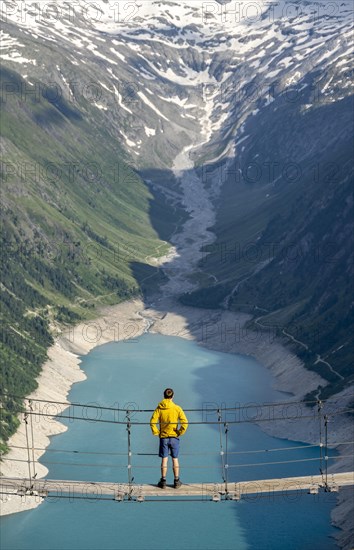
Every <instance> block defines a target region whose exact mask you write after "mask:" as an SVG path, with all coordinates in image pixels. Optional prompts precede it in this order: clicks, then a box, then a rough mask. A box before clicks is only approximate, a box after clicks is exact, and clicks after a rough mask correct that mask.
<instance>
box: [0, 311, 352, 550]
mask: <svg viewBox="0 0 354 550" xmlns="http://www.w3.org/2000/svg"><path fill="white" fill-rule="evenodd" d="M249 318H250V316H249V315H246V314H242V313H241V314H234V313H231V312H228V311H222V310H202V309H195V308H189V307H185V306H182V305H176V303H175V302H173V307H172V303H168V301H167V300H166V302H165V303H163V304H162V303H159V307H158V309H157V308H156V309H155V308H154V306H153V305H152V306H151V307H150V308H149V307H145V305H144V303H143V302H142V301H141V300H132V301H129V302H124V303H121V304H119V305H117V306H111V307H106V308H104V309H102V313H101V316H100V317H98V318H97V319H96V320H94V321H90V322H86V323H81V324H79V325H77V326H75V327H73V328H72V329H70V330H69V331H68V332H67V333H63V334H62V335H61V336H60V338H58V340H57V341H56V343H55V344H54V345H53V346H52V347H51V348H50V349H49V351H48V358H49V359H48V361H47V362H46V363H45V365H44V367H43V370H42V373H41V375H40V377H39V379H38V389H37V390H36V391H35V392H33V393H32V394H31V395H30V396H28V399H31V398H32V399H43V400H47V401H59V402H66V401H67V395H68V393H69V391H70V388H71V386H72V385H73V384H74V383H76V382H80V381H82V380H84V379H85V375H84V373H83V371H82V370H81V369H80V362H81V359H80V356H81V355H85V354H87V353H89V351H91V350H92V349H93V348H94V347H96V346H98V345H102V344H105V343H108V342H113V341H122V340H128V339H131V338H135V337H138V336H140V335H142V334H143V333H144V332H147V331H149V332H151V333H158V334H162V335H168V336H178V337H182V338H187V339H190V340H195V341H196V342H198V343H199V344H200V345H202V346H205V347H207V348H209V349H211V350H215V351H222V352H226V353H238V354H245V355H252V356H253V357H255V358H256V359H257V360H259V361H260V362H261V363H262V364H263V365H264V366H265V367H266V368H268V369H269V370H270V371H271V373H272V375H273V377H274V379H273V380H274V381H273V385H274V387H275V388H276V389H277V390H280V391H283V392H287V393H291V394H292V396H291V398H290V397H289V400H290V401H292V400H297V401H298V400H301V399H303V397H304V395H306V393H307V392H309V391H312V390H314V389H317V387H318V385H320V384H321V385H325V382H324V380H323V379H322V378H321V377H320V376H318V375H317V374H316V373H313V372H310V371H308V370H307V369H305V367H304V366H303V364H302V363H301V361H300V360H299V359H298V358H297V357H296V356H295V355H294V354H293V353H292V352H290V351H289V350H287V349H286V348H285V347H284V346H282V345H281V344H279V343H278V342H276V341H275V340H274V339H273V338H272V337H270V336H269V335H267V334H265V333H262V332H259V333H251V332H249V331H247V332H244V331H243V327H244V324H245V323H246V321H247V320H248V319H249ZM349 393H350V391H349V390H347V391H344V392H342V394H343V395H342V398H343V399H345V395H348V394H349ZM349 399H350V398H349V397H348V398H347V400H348V401H349ZM37 406H40V405H36V407H37ZM43 406H47V407H49V405H45V404H43ZM64 409H65V406H64V405H63V406H61V407H58V406H56V407H55V409H54V410H53V408H50V407H49V409H48V411H47V412H50V413H52V412H53V413H54V414H58V413H59V412H61V411H62V410H64ZM303 410H304V408H303V407H302V408H301V409H299V411H300V412H299V418H298V419H297V421H296V423H294V422H291V432H290V431H289V419H287V418H284V421H280V422H277V423H276V424H275V423H271V422H269V423H264V422H263V423H262V426H261V427H262V429H264V430H265V431H266V432H267V433H269V434H270V435H272V436H275V437H282V438H287V439H288V438H290V439H293V440H299V441H304V442H308V443H318V434H317V433H315V432H313V431H312V428H311V425H310V423H309V421H308V419H307V418H302V416H305V415H303V414H302V411H303ZM34 419H35V423H34V427H35V430H34V447H35V450H34V451H33V452H34V457H35V460H36V461H37V460H38V458H39V457H40V456H41V455H42V454H44V452H45V449H46V447H47V446H48V445H49V443H50V439H49V438H50V436H52V435H55V434H58V433H61V432H63V431H65V430H66V427H65V426H63V424H61V423H60V422H58V421H56V420H54V419H53V418H48V417H39V416H35V417H34ZM348 430H350V423H349V421H348V422H346V421H345V420H343V419H342V420H341V421H339V422H338V424H337V425H336V426H335V429H334V430H333V433H332V435H331V443H336V442H340V441H345V440H346V439H347V434H348V433H350V432H348ZM9 446H10V447H11V451H10V452H9V454H8V455H7V457H6V458H9V459H15V460H13V461H6V460H5V461H4V463H3V464H2V475H4V476H9V477H28V463H27V451H26V433H25V425H24V422H21V426H20V428H19V430H18V431H17V432H16V434H14V436H12V438H11V439H10V441H9ZM17 460H22V461H23V462H17ZM349 469H352V465H351V464H350V462H349V459H346V458H343V459H339V460H338V461H336V465H335V466H334V467H332V468H331V469H330V471H345V470H349ZM36 473H37V477H44V476H45V475H46V474H47V469H46V468H45V467H44V466H43V465H41V464H39V463H38V462H37V464H36ZM350 495H351V493H350V492H349V491H343V490H342V491H341V492H340V493H339V499H338V506H337V507H336V508H335V509H334V511H333V514H332V517H333V521H334V522H335V525H336V526H337V527H340V528H341V529H343V531H341V532H340V534H339V537H338V541H339V543H340V544H341V546H342V547H343V548H349V546H346V544H348V545H349V540H350V535H349V534H348V533H349V531H350V526H351V524H350V520H349V519H348V518H349V517H350V512H351V510H352V501H351V496H350ZM40 502H41V499H39V498H35V497H18V496H16V497H6V496H5V497H4V498H3V499H2V503H1V515H6V514H12V513H16V512H20V511H25V510H28V509H31V508H34V507H36V506H38V505H39V503H40Z"/></svg>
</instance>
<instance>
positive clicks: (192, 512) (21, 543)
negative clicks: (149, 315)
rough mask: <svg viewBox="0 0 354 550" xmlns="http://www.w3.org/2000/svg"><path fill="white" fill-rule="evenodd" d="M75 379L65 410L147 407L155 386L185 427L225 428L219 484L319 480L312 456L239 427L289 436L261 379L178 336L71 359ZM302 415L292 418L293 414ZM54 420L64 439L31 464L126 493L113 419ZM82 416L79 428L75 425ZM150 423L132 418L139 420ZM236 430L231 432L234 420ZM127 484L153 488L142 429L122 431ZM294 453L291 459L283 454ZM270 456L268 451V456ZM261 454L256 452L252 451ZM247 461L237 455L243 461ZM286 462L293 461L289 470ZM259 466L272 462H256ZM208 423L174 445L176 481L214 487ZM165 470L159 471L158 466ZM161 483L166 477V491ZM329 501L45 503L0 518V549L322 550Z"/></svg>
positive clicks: (153, 446)
mask: <svg viewBox="0 0 354 550" xmlns="http://www.w3.org/2000/svg"><path fill="white" fill-rule="evenodd" d="M81 367H82V369H83V370H84V371H85V373H86V375H87V380H85V381H84V382H80V383H78V384H75V385H74V386H73V387H72V389H71V391H70V394H69V401H70V402H72V403H81V404H86V405H87V404H91V405H94V406H95V405H97V406H106V407H113V408H127V407H128V406H129V408H130V409H144V410H145V409H154V408H155V406H156V405H157V403H158V402H159V401H160V400H161V399H162V392H163V390H164V388H166V387H172V388H173V389H174V391H175V399H174V400H175V402H176V403H178V404H179V405H181V406H182V407H183V408H184V409H185V410H188V409H203V411H201V412H187V416H188V419H189V420H190V421H191V422H201V421H203V420H207V421H209V422H211V421H216V419H217V417H216V414H215V413H214V412H211V411H210V410H209V409H211V408H215V407H221V408H222V410H223V409H225V408H231V407H237V406H240V405H241V406H242V408H241V410H238V411H236V412H235V411H232V412H228V413H227V415H226V413H225V411H224V412H223V414H224V415H226V416H224V419H225V420H227V421H228V422H229V425H228V427H229V434H228V453H229V454H228V463H229V466H230V467H229V468H228V479H229V481H230V482H232V481H238V480H252V479H265V478H276V477H291V476H295V475H310V474H318V473H319V462H318V460H309V461H303V460H304V459H316V458H318V456H319V450H318V448H317V447H310V446H308V447H307V446H306V445H305V444H303V443H301V442H296V441H289V440H285V439H278V438H274V437H271V436H268V435H266V434H265V433H263V432H262V430H261V429H260V428H259V427H258V426H257V425H255V424H253V423H252V422H250V420H252V418H253V417H254V416H257V415H258V418H263V419H265V418H266V416H267V415H273V416H276V417H279V416H280V417H284V416H286V417H287V418H288V419H289V438H290V439H291V428H292V426H293V425H294V422H295V419H294V416H295V414H299V410H298V411H296V409H294V408H289V407H285V406H275V407H263V408H259V407H260V405H263V404H265V403H275V402H286V401H287V400H288V399H289V396H288V395H287V394H284V393H280V392H278V391H275V390H274V389H272V377H271V375H270V374H269V372H268V371H267V370H266V369H265V368H264V367H263V366H262V365H261V364H259V363H258V362H257V361H256V360H254V359H253V358H250V357H245V356H237V355H230V354H225V353H219V352H212V351H209V350H206V349H204V348H201V347H200V346H198V345H197V344H196V343H194V342H192V341H188V340H185V339H183V338H177V337H169V336H161V335H153V334H145V335H143V336H141V337H139V338H137V339H136V340H135V341H126V342H118V343H117V342H116V343H111V344H105V345H103V346H100V347H97V348H95V349H94V350H93V351H92V352H91V353H89V354H88V355H87V356H84V357H83V358H82V365H81ZM300 412H301V414H304V409H303V408H302V409H300ZM65 414H68V415H70V416H71V418H70V419H63V420H62V422H63V423H64V424H65V425H67V426H68V430H67V431H66V432H65V433H63V434H60V435H56V436H53V437H52V438H51V444H50V446H49V447H48V449H47V451H46V453H45V454H44V455H43V457H42V459H41V462H42V463H43V464H45V465H46V466H47V468H48V469H49V474H48V478H50V479H73V480H75V479H76V480H86V481H115V482H123V483H126V482H127V479H128V475H127V454H126V452H127V432H126V427H125V425H124V424H122V425H119V424H116V423H113V422H107V423H103V422H97V420H98V419H100V420H113V421H117V420H119V421H124V418H125V415H124V413H123V412H121V413H117V411H104V412H102V411H101V410H100V409H98V408H95V407H94V408H86V407H79V406H75V407H74V406H72V407H70V409H69V410H67V411H66V413H65ZM75 416H80V417H81V416H85V417H86V418H87V419H88V421H82V420H75V419H74V418H73V417H75ZM150 416H151V413H149V412H146V413H139V414H138V413H135V414H134V413H133V414H132V421H133V422H148V421H149V419H150ZM241 421H242V422H241ZM131 443H132V452H133V456H132V475H133V476H134V483H157V481H158V479H159V477H160V459H159V458H158V456H157V448H158V438H155V437H153V436H152V434H151V431H150V428H149V426H148V425H145V424H141V425H140V426H136V425H133V426H132V435H131ZM299 446H302V448H300V449H295V447H299ZM275 449H276V450H275ZM261 450H266V451H265V452H254V451H261ZM246 451H247V452H246ZM294 460H297V461H298V462H289V461H294ZM265 462H268V463H269V462H282V464H271V465H270V464H268V465H264V464H263V463H265ZM220 464H221V462H220V433H219V427H218V426H217V425H205V424H204V425H199V424H191V425H190V426H189V428H188V430H187V432H186V434H185V435H184V436H183V437H182V438H181V454H180V465H181V472H180V477H181V480H182V482H184V483H196V482H201V483H202V482H210V481H213V482H214V481H215V482H221V481H222V478H221V466H220ZM169 466H170V465H169ZM172 480H173V476H172V471H171V467H169V472H168V477H167V482H168V483H171V482H172ZM334 505H335V495H333V494H331V493H328V494H320V495H308V494H305V493H295V492H294V493H288V494H287V493H284V494H283V495H279V496H274V495H265V496H263V497H260V496H259V495H258V496H257V495H256V496H254V497H251V496H249V497H248V498H247V499H243V500H241V501H240V502H231V501H221V502H218V503H215V502H211V501H209V500H203V501H200V500H198V501H197V500H189V499H185V500H184V501H177V502H161V501H160V502H159V501H157V500H155V501H150V502H144V503H137V502H131V501H125V502H115V501H113V500H103V499H75V500H74V499H72V498H71V499H70V498H62V499H56V498H48V499H47V500H45V501H44V502H43V503H42V504H41V505H40V506H39V507H38V508H36V509H34V510H30V511H27V512H21V513H19V514H14V515H11V516H7V517H3V518H1V544H0V547H1V550H114V549H116V550H136V549H142V550H153V549H154V550H155V549H156V550H166V549H172V550H216V549H222V550H231V549H232V550H236V549H237V550H244V549H254V550H263V549H264V550H268V549H269V550H310V549H311V550H330V549H331V550H332V549H336V548H337V546H336V544H335V541H334V539H333V535H334V534H335V529H334V528H333V527H331V525H330V512H331V510H332V508H333V507H334Z"/></svg>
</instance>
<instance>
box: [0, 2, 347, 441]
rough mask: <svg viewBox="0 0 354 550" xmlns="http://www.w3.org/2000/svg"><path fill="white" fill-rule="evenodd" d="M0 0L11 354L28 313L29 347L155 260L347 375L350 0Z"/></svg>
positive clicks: (334, 372) (126, 285)
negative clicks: (90, 250)
mask: <svg viewBox="0 0 354 550" xmlns="http://www.w3.org/2000/svg"><path fill="white" fill-rule="evenodd" d="M1 9H2V14H1V16H2V21H3V22H2V30H1V47H2V50H1V62H2V67H3V72H2V85H1V112H2V117H3V120H4V121H5V124H4V132H3V137H2V140H1V150H2V154H3V164H2V179H3V183H4V218H5V220H6V225H5V233H4V246H3V249H4V250H5V251H6V259H7V260H8V265H9V266H10V267H9V268H8V272H7V280H6V282H5V283H4V288H2V292H3V301H4V303H6V304H7V305H6V308H7V309H6V314H5V315H4V316H3V322H4V324H6V326H9V323H8V319H9V318H10V317H11V323H10V324H11V326H12V327H13V329H11V330H7V337H6V339H5V341H4V342H3V349H4V350H5V351H4V353H5V352H6V353H10V352H9V351H6V350H11V353H10V355H11V357H10V356H9V357H8V361H10V362H11V364H15V362H16V361H15V360H17V359H18V358H19V357H21V354H22V352H23V348H24V347H26V345H27V347H28V346H29V348H31V344H30V343H29V342H31V341H32V340H33V336H34V335H35V334H37V331H38V330H40V331H43V334H45V337H44V341H43V342H42V343H41V347H40V348H41V349H40V350H39V351H38V353H39V355H38V357H37V355H36V354H34V355H35V357H36V358H35V359H34V358H33V357H32V355H31V356H30V357H28V358H27V359H26V361H27V362H28V363H29V364H30V363H31V362H32V363H33V362H34V363H35V364H36V365H38V364H39V363H40V361H41V360H42V359H43V354H44V351H45V348H46V346H47V345H48V342H49V341H50V337H49V336H48V334H49V332H48V330H49V328H48V326H47V325H48V322H49V321H52V322H55V319H58V320H60V321H63V320H66V321H70V320H74V318H76V317H75V316H77V317H82V315H83V307H82V305H83V303H86V304H87V303H89V304H94V303H95V300H96V298H97V297H99V299H98V301H99V302H101V303H113V302H114V301H116V300H117V296H118V299H122V298H125V297H127V296H131V295H134V293H135V292H138V290H139V289H138V286H139V285H140V288H141V287H142V286H144V285H143V284H142V281H143V280H144V281H146V280H147V279H149V277H150V275H151V274H152V275H154V277H155V278H153V281H156V280H157V279H156V277H157V278H158V277H160V282H161V280H164V281H165V276H166V275H167V276H168V277H169V280H168V281H165V282H164V286H163V289H164V292H165V293H167V294H172V295H174V296H176V295H180V294H183V296H182V301H184V302H185V303H189V304H193V305H198V306H206V305H207V306H208V307H210V306H213V307H220V305H223V306H224V307H228V308H231V309H245V310H246V311H251V312H252V313H253V312H254V313H255V319H254V326H256V325H257V327H258V328H261V329H262V330H266V329H267V328H268V329H269V326H271V327H272V330H275V331H276V332H277V334H279V335H280V336H282V337H283V338H284V339H285V341H286V342H288V343H290V344H291V345H292V346H295V347H296V351H297V352H298V353H299V354H300V355H301V356H302V357H303V358H304V359H305V361H306V364H307V366H308V367H309V368H313V369H316V370H318V371H319V372H320V373H321V375H322V376H323V377H324V378H327V379H328V381H329V382H330V383H331V386H330V387H331V388H332V389H331V390H330V391H336V390H338V389H340V388H341V387H343V385H345V384H348V383H349V379H350V376H351V373H350V367H349V353H350V349H351V348H350V342H349V337H348V333H349V330H350V327H352V293H351V286H350V284H351V283H350V280H351V276H352V248H351V230H352V225H353V217H352V195H351V187H350V186H351V183H352V178H353V174H352V162H351V147H352V142H351V139H352V138H351V136H352V114H353V104H352V95H353V84H352V82H353V80H352V77H353V74H352V71H353V63H352V61H353V59H352V53H351V52H352V50H351V48H352V36H353V35H352V31H353V6H352V3H351V0H343V1H342V2H338V3H333V2H330V3H329V2H325V1H322V0H320V1H318V2H312V1H306V0H304V1H299V0H294V1H293V2H288V1H286V0H279V1H277V2H265V1H258V2H250V1H245V2H216V1H211V2H202V1H199V0H196V1H193V2H189V3H187V2H184V1H181V2H175V1H173V2H172V1H140V2H113V1H110V0H101V1H99V2H91V3H87V2H84V1H83V0H78V1H77V2H75V3H69V2H65V1H61V0H58V1H56V2H51V3H50V4H44V3H35V2H13V1H7V0H4V1H3V2H2V8H1ZM132 168H133V169H134V170H133V169H132ZM36 170H38V171H39V172H40V173H41V175H40V177H39V176H38V173H37V172H36ZM141 178H142V179H141ZM143 181H144V182H145V183H143ZM161 239H162V240H161ZM58 240H59V241H60V248H61V249H62V248H63V243H67V242H69V243H75V244H72V246H71V247H69V248H70V251H69V257H68V250H67V249H68V247H66V248H65V247H64V248H65V254H64V255H63V253H62V252H61V253H60V254H58V253H57V252H56V253H55V254H54V253H53V250H54V246H53V241H55V242H56V243H57V241H58ZM164 241H168V242H169V243H172V245H173V246H174V248H175V254H174V257H173V259H171V258H170V259H169V261H168V262H167V263H166V264H164V270H163V272H162V271H160V272H159V273H157V274H156V272H154V269H153V267H149V264H151V266H152V265H153V264H154V261H152V260H151V258H152V257H157V256H161V255H162V254H163V253H164V252H166V251H167V244H166V242H164ZM23 242H26V246H25V250H26V251H27V252H26V253H22V254H21V255H20V263H19V262H18V260H19V258H18V255H17V257H16V258H14V257H13V254H12V252H13V250H16V251H17V250H18V248H19V245H21V246H20V248H21V250H23V246H22V243H23ZM92 244H93V245H94V246H95V247H96V248H95V250H97V251H99V252H97V253H95V254H93V255H92V254H91V255H89V258H88V257H87V255H85V258H84V260H83V255H82V254H81V253H80V250H81V249H82V248H83V247H84V246H86V247H87V246H91V245H92ZM80 247H81V248H80ZM43 248H44V249H45V250H46V251H48V250H49V252H50V254H51V258H52V257H53V255H54V256H55V258H56V259H57V258H58V256H60V258H61V259H63V257H64V260H63V261H62V262H61V263H58V262H55V263H54V265H53V262H52V263H51V264H50V265H48V258H47V257H45V258H43V253H42V252H41V250H42V249H43ZM28 250H30V253H28ZM56 250H57V248H56ZM117 250H118V255H117V252H116V251H117ZM9 251H10V252H11V254H10V252H9ZM92 256H93V257H92ZM102 257H103V258H104V260H103V261H102ZM117 258H118V260H117ZM15 260H16V261H15ZM16 262H17V263H16ZM67 262H71V263H70V269H68V263H67ZM75 262H76V263H75ZM132 262H134V265H135V268H134V269H133V270H132V269H131V263H132ZM16 265H17V266H20V267H15V266H16ZM88 265H93V266H94V268H93V269H91V270H90V269H87V266H88ZM25 274H27V275H26V276H25ZM39 275H40V277H39ZM191 275H192V276H191ZM14 281H18V284H17V283H15V282H14ZM38 281H41V282H38ZM137 282H138V283H139V285H138V284H137ZM144 284H145V285H146V283H144ZM21 288H22V289H23V288H27V289H28V291H27V294H28V297H24V296H23V292H22V294H20V293H21V290H20V289H21ZM147 290H148V289H147ZM32 294H33V295H34V297H33V296H32ZM58 296H59V298H58ZM58 300H59V306H60V308H59V311H58V310H57V306H55V304H58ZM13 304H16V308H14V307H13ZM48 304H49V310H48ZM50 308H52V309H50ZM29 312H32V313H30V314H29ZM51 315H52V317H50V316H51ZM24 319H25V320H26V321H24ZM24 323H25V324H24ZM33 323H34V324H36V326H32V325H33ZM38 323H39V324H40V325H41V327H39V328H38V327H37V324H38ZM43 327H44V328H43ZM18 333H20V334H18ZM23 339H25V340H26V345H25V346H24V343H23ZM13 342H15V343H13ZM32 363H31V364H32ZM26 364H27V363H26ZM328 365H329V366H328ZM35 371H36V372H37V370H36V369H35ZM10 378H11V377H10ZM21 380H22V379H21ZM6 384H7V386H6V387H11V388H12V389H13V388H15V387H16V384H18V382H16V380H15V378H11V383H10V381H9V380H8V379H7V382H6ZM21 384H22V382H21ZM26 388H27V389H28V386H26ZM326 391H328V390H326ZM10 431H11V430H10Z"/></svg>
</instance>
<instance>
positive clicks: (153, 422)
mask: <svg viewBox="0 0 354 550" xmlns="http://www.w3.org/2000/svg"><path fill="white" fill-rule="evenodd" d="M159 419H160V411H159V409H155V410H154V413H153V415H152V417H151V420H150V428H151V431H152V433H153V435H160V429H159V428H158V427H157V423H158V422H159Z"/></svg>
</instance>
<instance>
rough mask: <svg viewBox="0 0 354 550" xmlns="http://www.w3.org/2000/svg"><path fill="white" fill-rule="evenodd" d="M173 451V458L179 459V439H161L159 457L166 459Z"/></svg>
mask: <svg viewBox="0 0 354 550" xmlns="http://www.w3.org/2000/svg"><path fill="white" fill-rule="evenodd" d="M169 451H171V456H172V458H178V452H179V437H161V439H160V448H159V457H160V458H166V457H167V456H168V455H169Z"/></svg>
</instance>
